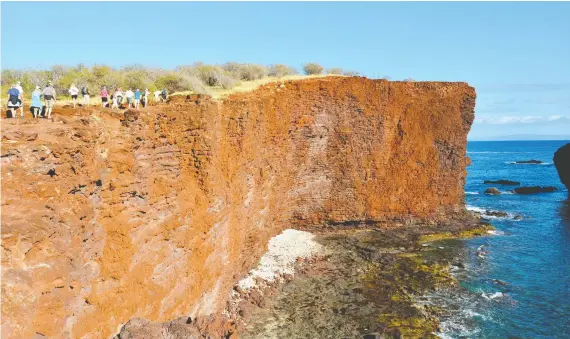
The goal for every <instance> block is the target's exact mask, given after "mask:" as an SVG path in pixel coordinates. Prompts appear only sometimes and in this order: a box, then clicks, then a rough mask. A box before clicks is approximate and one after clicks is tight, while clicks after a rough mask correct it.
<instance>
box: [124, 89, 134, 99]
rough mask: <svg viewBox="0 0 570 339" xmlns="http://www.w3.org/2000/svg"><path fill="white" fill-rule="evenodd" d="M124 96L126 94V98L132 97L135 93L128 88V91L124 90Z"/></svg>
mask: <svg viewBox="0 0 570 339" xmlns="http://www.w3.org/2000/svg"><path fill="white" fill-rule="evenodd" d="M125 96H126V97H127V98H132V97H134V96H135V93H134V92H133V91H131V90H128V91H126V92H125Z"/></svg>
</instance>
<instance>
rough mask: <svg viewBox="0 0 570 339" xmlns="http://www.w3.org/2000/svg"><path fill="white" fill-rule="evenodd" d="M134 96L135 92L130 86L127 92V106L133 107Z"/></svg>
mask: <svg viewBox="0 0 570 339" xmlns="http://www.w3.org/2000/svg"><path fill="white" fill-rule="evenodd" d="M134 96H135V93H134V92H133V91H132V90H131V89H130V88H129V89H128V90H127V91H126V92H125V97H126V98H127V108H131V106H132V105H133V97H134Z"/></svg>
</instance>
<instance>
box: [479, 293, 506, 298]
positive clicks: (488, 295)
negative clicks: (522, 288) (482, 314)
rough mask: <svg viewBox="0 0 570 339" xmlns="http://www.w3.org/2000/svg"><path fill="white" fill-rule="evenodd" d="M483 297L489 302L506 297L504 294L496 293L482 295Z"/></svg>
mask: <svg viewBox="0 0 570 339" xmlns="http://www.w3.org/2000/svg"><path fill="white" fill-rule="evenodd" d="M481 296H482V297H483V298H485V299H487V300H495V299H498V298H502V297H504V296H505V294H504V293H503V292H495V293H485V292H483V293H481Z"/></svg>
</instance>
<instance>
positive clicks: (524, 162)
mask: <svg viewBox="0 0 570 339" xmlns="http://www.w3.org/2000/svg"><path fill="white" fill-rule="evenodd" d="M515 164H534V165H539V164H542V161H540V160H534V159H533V160H519V161H515Z"/></svg>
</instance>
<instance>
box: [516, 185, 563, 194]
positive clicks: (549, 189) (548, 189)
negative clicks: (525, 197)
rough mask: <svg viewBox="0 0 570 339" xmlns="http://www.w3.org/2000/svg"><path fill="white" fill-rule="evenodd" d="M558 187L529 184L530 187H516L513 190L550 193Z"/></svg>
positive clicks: (523, 192) (518, 192)
mask: <svg viewBox="0 0 570 339" xmlns="http://www.w3.org/2000/svg"><path fill="white" fill-rule="evenodd" d="M557 190H558V189H557V188H556V187H554V186H545V187H541V186H530V187H525V186H523V187H517V188H515V189H514V190H513V192H514V193H516V194H535V193H552V192H556V191H557Z"/></svg>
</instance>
